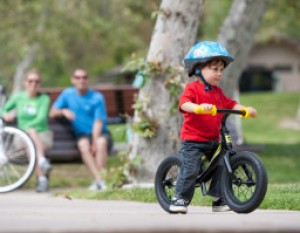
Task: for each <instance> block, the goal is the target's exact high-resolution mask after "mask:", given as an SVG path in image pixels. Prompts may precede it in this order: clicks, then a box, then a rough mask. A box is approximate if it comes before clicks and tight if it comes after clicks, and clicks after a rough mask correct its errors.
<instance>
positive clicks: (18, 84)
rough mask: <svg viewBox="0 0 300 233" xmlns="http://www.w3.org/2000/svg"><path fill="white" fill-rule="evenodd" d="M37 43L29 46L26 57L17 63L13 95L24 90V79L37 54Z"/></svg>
mask: <svg viewBox="0 0 300 233" xmlns="http://www.w3.org/2000/svg"><path fill="white" fill-rule="evenodd" d="M36 49H37V45H33V46H30V47H29V48H28V51H27V54H26V56H25V57H24V59H23V60H22V61H21V62H20V63H19V64H18V65H17V69H16V73H15V75H14V85H13V90H12V95H14V94H16V93H18V92H20V91H21V90H22V79H23V76H24V74H25V72H26V71H27V70H28V69H29V67H30V66H31V64H32V62H33V60H34V58H35V54H36Z"/></svg>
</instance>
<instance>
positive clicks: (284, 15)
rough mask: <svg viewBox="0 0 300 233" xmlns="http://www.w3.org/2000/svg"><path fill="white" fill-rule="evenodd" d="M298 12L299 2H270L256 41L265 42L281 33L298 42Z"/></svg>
mask: <svg viewBox="0 0 300 233" xmlns="http://www.w3.org/2000/svg"><path fill="white" fill-rule="evenodd" d="M299 11H300V1H293V0H289V1H276V0H272V1H271V2H270V6H269V8H268V9H267V11H266V14H265V15H264V18H263V21H262V24H261V27H260V30H259V32H258V33H257V39H258V40H262V41H265V40H268V39H270V38H272V37H273V36H274V34H275V33H281V34H283V35H286V36H288V37H290V38H291V39H294V40H296V41H299V40H300V32H299V28H300V21H299Z"/></svg>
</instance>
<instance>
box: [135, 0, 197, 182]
mask: <svg viewBox="0 0 300 233" xmlns="http://www.w3.org/2000/svg"><path fill="white" fill-rule="evenodd" d="M202 8H203V1H199V0H185V1H181V0H163V1H162V3H161V6H160V11H159V15H158V18H157V21H156V25H155V28H154V31H153V34H152V39H151V44H150V49H149V52H148V56H147V62H150V63H155V64H157V63H160V64H162V66H171V67H174V68H175V67H177V66H180V65H182V60H183V57H184V54H185V53H186V52H187V51H188V49H189V48H190V47H191V46H192V45H193V43H194V42H195V40H196V36H197V29H198V25H199V21H200V20H199V19H200V16H201V10H202ZM182 74H183V72H182ZM165 79H166V77H165V76H164V75H159V74H158V75H155V76H153V77H151V82H149V83H147V84H146V85H145V86H144V87H143V88H141V90H140V92H139V96H138V100H142V101H143V102H144V111H145V112H146V114H147V115H148V116H149V117H151V118H154V119H156V121H157V123H158V131H157V133H156V136H154V137H153V138H150V139H149V138H143V137H140V136H139V135H138V134H136V133H134V135H133V142H132V151H131V152H130V158H131V159H133V158H135V157H136V156H140V157H141V165H140V166H139V168H138V170H137V174H136V176H135V180H134V181H136V182H139V183H142V182H152V181H153V178H154V175H155V171H156V169H157V165H158V164H159V162H160V161H161V159H162V158H164V157H165V156H167V155H169V154H170V153H174V152H177V150H178V141H179V125H180V124H181V120H182V117H181V116H180V114H178V113H177V112H176V113H175V114H173V115H170V114H169V111H170V108H171V101H170V94H169V91H168V90H167V89H166V87H165V85H164V82H165ZM146 100H148V102H147V101H146ZM146 102H147V103H146ZM136 121H138V118H137V117H135V119H134V122H136Z"/></svg>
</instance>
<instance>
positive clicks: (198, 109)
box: [194, 105, 217, 116]
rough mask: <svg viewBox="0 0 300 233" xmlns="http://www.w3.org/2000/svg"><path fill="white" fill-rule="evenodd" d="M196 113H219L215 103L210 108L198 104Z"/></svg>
mask: <svg viewBox="0 0 300 233" xmlns="http://www.w3.org/2000/svg"><path fill="white" fill-rule="evenodd" d="M194 113H196V114H210V115H212V116H215V115H217V107H216V106H215V105H213V106H212V108H211V109H210V110H205V109H204V108H203V107H201V106H197V107H196V108H195V109H194Z"/></svg>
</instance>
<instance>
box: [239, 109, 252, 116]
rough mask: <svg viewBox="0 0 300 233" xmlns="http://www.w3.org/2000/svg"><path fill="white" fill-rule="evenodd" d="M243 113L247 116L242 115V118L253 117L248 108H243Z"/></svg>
mask: <svg viewBox="0 0 300 233" xmlns="http://www.w3.org/2000/svg"><path fill="white" fill-rule="evenodd" d="M241 111H244V112H245V115H241V118H250V117H251V114H250V111H249V110H248V109H247V108H242V109H241Z"/></svg>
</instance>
